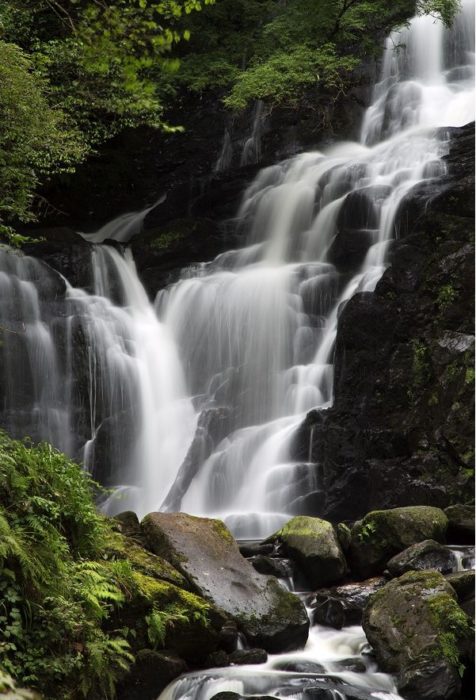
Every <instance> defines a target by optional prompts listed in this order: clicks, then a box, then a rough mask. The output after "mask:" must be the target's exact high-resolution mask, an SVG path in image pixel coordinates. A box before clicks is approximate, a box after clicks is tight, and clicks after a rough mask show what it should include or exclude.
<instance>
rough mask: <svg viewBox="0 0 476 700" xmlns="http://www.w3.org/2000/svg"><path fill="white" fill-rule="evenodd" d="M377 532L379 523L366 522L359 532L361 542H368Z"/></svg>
mask: <svg viewBox="0 0 476 700" xmlns="http://www.w3.org/2000/svg"><path fill="white" fill-rule="evenodd" d="M375 532H377V525H376V524H375V523H373V522H368V523H364V524H363V525H362V527H361V529H360V532H359V534H358V538H359V541H360V542H366V541H367V540H369V539H370V538H371V537H372V535H373V534H374V533H375Z"/></svg>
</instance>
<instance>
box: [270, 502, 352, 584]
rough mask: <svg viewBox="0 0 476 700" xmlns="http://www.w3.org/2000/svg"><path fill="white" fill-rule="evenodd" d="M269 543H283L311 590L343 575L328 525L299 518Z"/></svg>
mask: <svg viewBox="0 0 476 700" xmlns="http://www.w3.org/2000/svg"><path fill="white" fill-rule="evenodd" d="M272 538H273V539H276V540H279V541H280V542H282V543H283V545H284V547H285V550H286V553H287V554H288V555H289V556H290V557H291V558H293V559H295V560H296V562H297V563H298V565H299V566H300V568H301V569H302V571H303V572H304V574H305V575H306V577H307V578H308V580H309V583H310V584H311V586H312V587H315V588H317V587H319V586H324V585H327V584H330V583H336V582H337V581H339V580H340V579H342V577H343V576H344V574H345V573H346V571H347V563H346V560H345V557H344V553H343V552H342V549H341V546H340V543H339V539H338V536H337V533H336V531H335V529H334V527H333V526H332V524H331V523H329V522H327V520H321V519H320V518H311V517H308V516H304V515H300V516H297V517H295V518H293V519H292V520H290V521H289V522H288V523H286V525H285V526H284V527H283V528H281V530H278V532H276V533H275V534H274V535H273V536H272Z"/></svg>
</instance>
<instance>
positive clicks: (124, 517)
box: [114, 510, 142, 538]
mask: <svg viewBox="0 0 476 700" xmlns="http://www.w3.org/2000/svg"><path fill="white" fill-rule="evenodd" d="M114 520H116V521H117V523H118V525H119V531H120V532H121V533H122V534H123V535H124V536H125V537H133V538H140V537H141V535H142V533H141V529H140V522H139V518H138V517H137V514H136V513H134V512H133V511H132V510H125V511H123V512H122V513H118V514H117V515H115V516H114Z"/></svg>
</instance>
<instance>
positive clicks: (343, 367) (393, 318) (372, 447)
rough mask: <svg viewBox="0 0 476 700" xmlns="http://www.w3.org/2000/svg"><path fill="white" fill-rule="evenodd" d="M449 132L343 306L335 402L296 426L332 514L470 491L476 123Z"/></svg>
mask: <svg viewBox="0 0 476 700" xmlns="http://www.w3.org/2000/svg"><path fill="white" fill-rule="evenodd" d="M448 134H449V136H450V138H451V144H450V153H449V154H448V156H447V158H446V164H447V167H448V173H447V175H445V176H444V177H441V178H438V179H434V180H432V181H431V182H430V183H426V186H425V187H420V186H418V187H416V188H414V189H413V190H411V191H410V192H409V193H408V195H407V196H406V198H405V201H404V202H403V204H402V207H401V210H400V212H399V213H398V216H397V221H396V225H397V228H398V230H399V235H398V238H397V240H396V241H395V242H394V243H393V245H392V247H391V250H390V265H389V267H388V268H387V270H386V271H385V273H384V274H383V276H382V278H381V279H380V281H379V283H378V285H377V287H376V289H375V292H374V293H359V294H356V295H355V296H354V297H353V298H352V299H351V300H350V301H349V302H348V303H347V304H346V305H345V307H343V308H342V309H341V311H340V315H339V322H338V332H337V340H336V347H335V381H334V403H333V406H332V407H331V408H329V409H325V410H321V411H311V412H310V413H309V414H308V416H307V418H306V419H305V421H304V422H303V424H302V426H301V430H299V431H297V433H296V437H295V443H294V447H293V457H294V458H295V459H297V460H299V459H307V460H309V454H311V459H312V461H314V462H315V463H317V464H319V465H321V468H322V472H321V473H322V483H321V484H320V486H321V488H322V492H323V493H324V494H325V503H324V504H323V507H322V509H321V510H320V511H319V515H320V516H321V517H324V518H327V519H328V520H331V521H332V522H339V521H340V520H344V519H345V520H347V519H358V518H361V517H362V516H363V514H365V513H366V512H368V511H370V510H374V509H376V508H394V507H398V506H406V505H432V506H438V507H441V508H446V507H447V506H449V505H450V504H452V503H464V502H470V501H471V499H472V498H473V493H474V416H473V393H474V388H473V384H474V341H473V337H474V328H473V326H474V324H473V319H474V243H473V240H474V221H473V217H474V125H468V126H465V127H462V128H459V129H451V130H449V131H448Z"/></svg>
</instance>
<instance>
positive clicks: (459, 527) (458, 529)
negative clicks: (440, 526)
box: [445, 503, 474, 544]
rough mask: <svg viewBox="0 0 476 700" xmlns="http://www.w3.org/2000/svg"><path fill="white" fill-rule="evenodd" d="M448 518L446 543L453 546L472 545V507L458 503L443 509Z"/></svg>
mask: <svg viewBox="0 0 476 700" xmlns="http://www.w3.org/2000/svg"><path fill="white" fill-rule="evenodd" d="M445 513H446V517H447V518H448V541H449V542H451V543H453V544H474V506H465V505H461V504H460V503H458V504H456V505H454V506H449V507H448V508H446V509H445Z"/></svg>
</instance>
